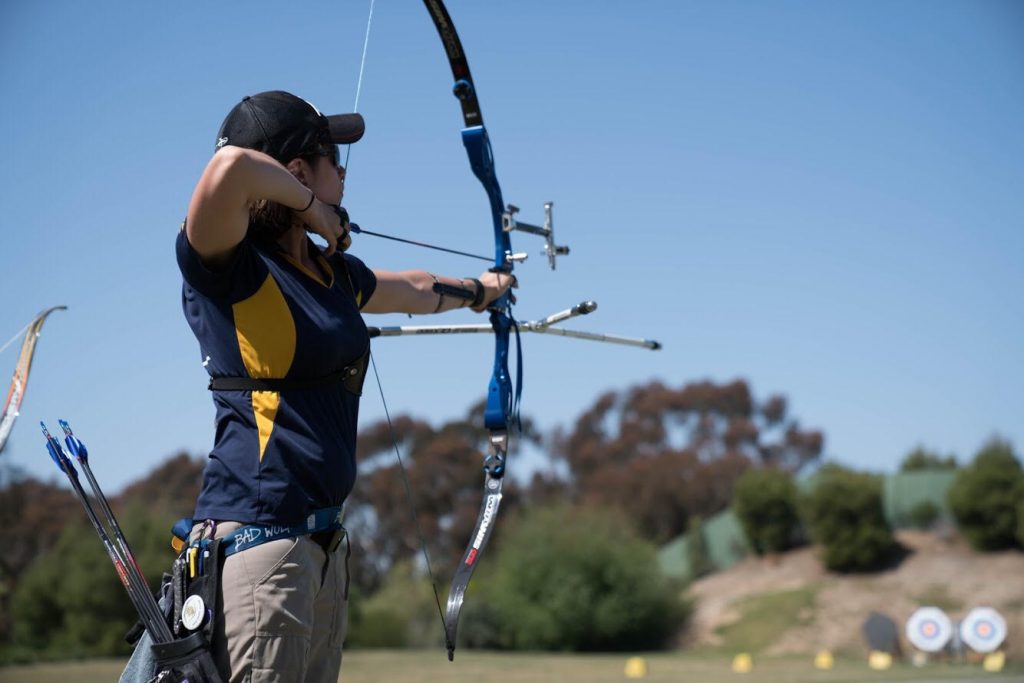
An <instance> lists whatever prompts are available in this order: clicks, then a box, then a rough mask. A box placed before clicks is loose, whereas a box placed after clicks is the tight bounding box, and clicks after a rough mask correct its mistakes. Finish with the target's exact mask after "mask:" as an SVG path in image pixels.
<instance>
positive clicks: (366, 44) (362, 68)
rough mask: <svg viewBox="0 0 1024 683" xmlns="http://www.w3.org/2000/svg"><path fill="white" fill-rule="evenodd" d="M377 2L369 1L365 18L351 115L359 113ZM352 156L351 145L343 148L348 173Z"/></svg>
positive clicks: (374, 0)
mask: <svg viewBox="0 0 1024 683" xmlns="http://www.w3.org/2000/svg"><path fill="white" fill-rule="evenodd" d="M376 4H377V0H370V13H369V14H368V15H367V17H366V33H365V35H364V36H363V56H362V57H361V58H360V60H359V78H358V80H357V81H356V101H355V103H354V104H353V105H352V113H353V114H358V113H359V96H360V95H362V94H363V75H364V74H365V73H366V54H367V52H369V49H370V29H371V28H372V27H373V8H374V6H375V5H376ZM351 156H352V143H351V142H350V143H349V144H348V146H347V147H346V148H345V170H346V172H347V171H348V162H349V158H350V157H351Z"/></svg>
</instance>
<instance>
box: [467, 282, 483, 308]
mask: <svg viewBox="0 0 1024 683" xmlns="http://www.w3.org/2000/svg"><path fill="white" fill-rule="evenodd" d="M466 279H467V280H469V281H470V282H472V283H473V286H474V287H476V293H475V294H474V295H473V303H471V304H470V306H472V307H473V308H476V307H477V306H479V305H480V304H482V303H483V302H484V296H486V295H487V290H486V289H484V283H482V282H480V281H479V280H477V279H476V278H475V277H470V278H466Z"/></svg>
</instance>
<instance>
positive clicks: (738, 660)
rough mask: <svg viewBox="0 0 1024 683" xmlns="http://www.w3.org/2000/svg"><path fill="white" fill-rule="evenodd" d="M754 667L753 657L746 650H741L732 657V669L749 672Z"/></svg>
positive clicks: (737, 671)
mask: <svg viewBox="0 0 1024 683" xmlns="http://www.w3.org/2000/svg"><path fill="white" fill-rule="evenodd" d="M753 668H754V660H753V658H752V657H751V656H750V655H749V654H747V653H746V652H741V653H740V654H738V655H736V656H735V657H733V659H732V671H733V673H737V674H748V673H750V670H751V669H753Z"/></svg>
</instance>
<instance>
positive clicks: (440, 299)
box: [428, 273, 444, 313]
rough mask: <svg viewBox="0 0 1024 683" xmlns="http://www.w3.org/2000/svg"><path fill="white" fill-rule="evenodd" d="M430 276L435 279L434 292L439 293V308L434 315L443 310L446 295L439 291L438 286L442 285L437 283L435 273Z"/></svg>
mask: <svg viewBox="0 0 1024 683" xmlns="http://www.w3.org/2000/svg"><path fill="white" fill-rule="evenodd" d="M428 274H429V275H430V277H432V278H434V287H433V291H434V292H437V308H435V309H434V313H437V312H439V311H440V310H441V305H442V304H443V303H444V294H443V293H442V292H441V291H439V289H438V285H440V284H441V283H440V282H438V281H437V276H436V275H434V274H433V273H428Z"/></svg>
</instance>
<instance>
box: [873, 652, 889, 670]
mask: <svg viewBox="0 0 1024 683" xmlns="http://www.w3.org/2000/svg"><path fill="white" fill-rule="evenodd" d="M868 666H870V667H871V668H872V669H874V670H875V671H885V670H886V669H888V668H889V667H891V666H892V655H891V654H889V653H888V652H882V651H881V650H872V651H871V654H870V655H868Z"/></svg>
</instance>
